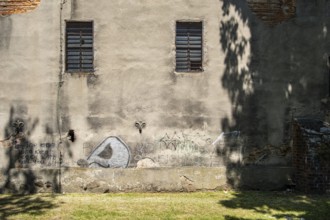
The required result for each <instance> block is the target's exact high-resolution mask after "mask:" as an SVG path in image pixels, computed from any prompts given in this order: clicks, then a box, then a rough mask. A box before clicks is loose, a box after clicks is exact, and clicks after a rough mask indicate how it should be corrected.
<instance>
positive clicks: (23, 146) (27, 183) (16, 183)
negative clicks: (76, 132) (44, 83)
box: [0, 106, 60, 194]
mask: <svg viewBox="0 0 330 220" xmlns="http://www.w3.org/2000/svg"><path fill="white" fill-rule="evenodd" d="M24 115H25V113H24V112H23V113H22V111H21V110H20V107H18V108H16V109H15V108H14V107H13V106H12V107H11V109H10V114H9V119H8V123H7V125H6V127H5V129H4V134H5V139H4V140H2V141H1V142H2V145H3V147H4V148H5V152H6V154H5V156H6V159H7V160H8V165H7V167H6V168H5V169H4V170H3V176H4V182H3V184H2V185H1V186H0V193H14V194H27V193H36V192H38V191H44V192H51V191H52V189H53V191H55V192H56V191H58V190H59V185H60V184H59V182H58V179H57V171H49V172H46V171H45V173H44V174H43V176H46V175H48V177H49V178H50V179H51V180H48V181H44V180H43V179H42V178H41V177H39V176H38V175H37V174H36V171H35V170H34V169H33V168H32V165H33V164H36V163H40V161H42V160H43V159H44V158H43V157H45V156H46V157H47V156H49V149H48V148H47V149H48V150H45V152H44V153H43V156H40V155H37V154H38V151H37V150H36V145H35V144H34V143H32V142H31V141H30V136H31V135H32V133H33V132H34V131H35V128H36V127H37V125H38V123H39V120H38V119H31V118H27V117H24ZM22 116H23V117H22ZM40 172H41V173H43V172H44V171H40Z"/></svg>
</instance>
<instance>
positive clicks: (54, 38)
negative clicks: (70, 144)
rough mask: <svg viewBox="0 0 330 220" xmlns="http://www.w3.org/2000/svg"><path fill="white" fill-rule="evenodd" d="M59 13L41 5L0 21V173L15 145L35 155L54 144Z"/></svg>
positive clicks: (55, 8)
mask: <svg viewBox="0 0 330 220" xmlns="http://www.w3.org/2000/svg"><path fill="white" fill-rule="evenodd" d="M58 8H59V3H58V2H57V1H42V3H41V4H40V5H39V7H38V8H36V9H35V10H33V11H32V12H30V13H27V14H19V15H10V16H6V17H0V29H1V31H0V60H1V61H0V73H1V80H0V87H1V90H0V102H1V105H0V119H1V123H0V131H1V138H0V139H1V140H2V142H1V143H2V146H1V148H0V160H1V165H0V166H1V167H8V166H9V165H10V164H11V165H10V166H14V164H15V163H16V162H17V161H14V159H13V158H12V157H13V154H16V153H17V152H16V151H15V150H14V148H15V145H17V146H16V148H17V149H18V148H21V147H20V146H19V145H20V144H22V143H20V142H19V141H23V142H24V146H27V147H26V148H29V151H31V153H33V154H34V148H35V147H37V146H38V147H39V146H40V145H43V144H45V143H51V144H54V143H55V142H56V140H58V136H57V133H58V132H57V131H56V127H55V124H56V117H55V112H56V99H57V97H56V91H57V86H58V74H59V71H60V69H59V52H60V46H59V39H60V34H59V10H58ZM17 120H19V121H21V122H23V123H24V126H23V127H24V128H22V131H24V136H25V137H24V140H23V139H20V138H18V137H14V134H15V133H16V131H15V129H16V128H15V125H14V124H15V122H16V121H17ZM13 143H14V144H13ZM41 148H43V147H41ZM14 151H15V152H14ZM21 159H23V158H21ZM9 161H10V164H8V163H7V162H9Z"/></svg>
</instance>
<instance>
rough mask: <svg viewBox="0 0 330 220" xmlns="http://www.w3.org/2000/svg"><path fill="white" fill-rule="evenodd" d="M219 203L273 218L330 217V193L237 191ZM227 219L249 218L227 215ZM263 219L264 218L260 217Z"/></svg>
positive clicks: (244, 219) (243, 219) (246, 219)
mask: <svg viewBox="0 0 330 220" xmlns="http://www.w3.org/2000/svg"><path fill="white" fill-rule="evenodd" d="M219 204H221V205H223V206H224V207H226V208H230V209H244V210H249V211H253V212H255V213H256V214H261V215H264V216H268V218H273V219H290V218H291V219H301V218H303V219H306V220H308V219H313V220H318V219H319V220H324V219H329V217H328V216H329V215H330V197H329V196H328V195H303V194H296V193H291V192H248V191H246V192H237V193H235V194H234V198H232V199H230V200H221V201H219ZM225 219H226V220H237V219H242V220H248V218H238V217H235V216H225ZM260 219H262V218H260Z"/></svg>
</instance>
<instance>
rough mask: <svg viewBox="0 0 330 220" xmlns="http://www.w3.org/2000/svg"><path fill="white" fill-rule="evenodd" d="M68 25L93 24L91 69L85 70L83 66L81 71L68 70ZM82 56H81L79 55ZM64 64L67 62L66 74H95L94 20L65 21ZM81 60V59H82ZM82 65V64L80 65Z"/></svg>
mask: <svg viewBox="0 0 330 220" xmlns="http://www.w3.org/2000/svg"><path fill="white" fill-rule="evenodd" d="M68 23H90V24H91V28H92V30H91V32H92V33H91V34H92V42H91V45H92V46H91V48H90V52H91V53H92V55H91V56H92V58H91V61H92V67H91V69H83V68H82V67H81V66H80V68H79V69H69V68H68V52H70V51H68V49H69V50H70V48H69V47H68ZM79 49H81V47H79ZM79 56H81V55H79ZM64 59H65V60H64V62H65V72H67V73H93V72H94V71H95V68H94V21H93V20H65V58H64ZM80 59H81V58H80ZM80 65H82V63H80Z"/></svg>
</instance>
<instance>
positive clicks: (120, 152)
mask: <svg viewBox="0 0 330 220" xmlns="http://www.w3.org/2000/svg"><path fill="white" fill-rule="evenodd" d="M130 157H131V154H130V151H129V148H128V147H127V145H126V144H125V142H124V141H123V140H121V139H120V138H118V137H113V136H111V137H108V138H106V139H105V140H104V141H103V142H102V143H101V144H100V145H98V146H97V147H96V148H95V150H93V151H92V153H91V154H90V155H89V156H88V158H87V161H88V163H89V167H109V168H110V167H112V168H126V167H127V166H128V164H129V161H130Z"/></svg>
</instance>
